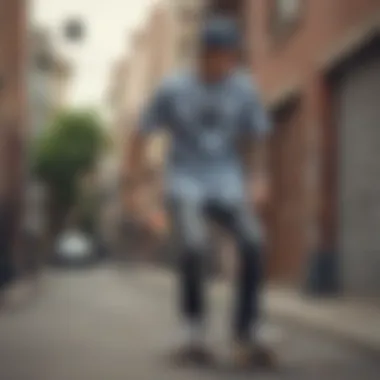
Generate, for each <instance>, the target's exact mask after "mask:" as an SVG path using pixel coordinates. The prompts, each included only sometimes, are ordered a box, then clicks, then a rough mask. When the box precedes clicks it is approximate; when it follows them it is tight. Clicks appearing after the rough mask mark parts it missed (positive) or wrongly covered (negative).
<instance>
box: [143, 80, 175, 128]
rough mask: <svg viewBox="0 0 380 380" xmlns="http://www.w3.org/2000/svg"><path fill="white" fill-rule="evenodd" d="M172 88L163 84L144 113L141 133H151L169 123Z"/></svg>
mask: <svg viewBox="0 0 380 380" xmlns="http://www.w3.org/2000/svg"><path fill="white" fill-rule="evenodd" d="M169 98H170V87H169V86H168V84H167V83H162V84H161V85H160V86H159V87H158V88H157V89H156V91H155V92H154V94H153V96H152V97H151V99H150V100H149V101H148V103H147V105H146V106H145V108H144V109H143V111H142V114H141V117H140V121H139V131H140V132H142V133H151V132H154V131H156V130H157V129H159V128H160V127H162V126H164V125H165V124H167V123H168V114H169V103H170V101H169Z"/></svg>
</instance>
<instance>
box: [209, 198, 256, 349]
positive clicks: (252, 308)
mask: <svg viewBox="0 0 380 380" xmlns="http://www.w3.org/2000/svg"><path fill="white" fill-rule="evenodd" d="M206 212H207V214H208V215H209V216H210V217H211V218H212V219H214V220H215V221H216V222H217V223H218V224H220V225H221V226H223V227H225V228H226V229H227V230H228V231H230V232H231V233H232V235H233V237H234V238H235V240H236V243H237V248H238V254H239V261H240V262H239V264H240V265H239V266H238V274H237V282H238V283H237V294H236V306H235V315H234V321H233V334H234V339H235V340H238V341H242V342H248V341H251V339H252V338H254V336H253V337H252V336H251V335H252V333H254V332H255V328H256V324H257V321H258V318H259V313H260V310H259V309H260V306H259V304H260V299H259V295H260V288H261V284H262V277H263V268H262V243H261V242H262V238H261V234H260V229H259V224H258V222H257V221H256V220H255V219H254V218H253V217H252V216H251V215H250V214H249V213H248V212H247V211H246V209H245V207H244V206H243V205H240V204H236V203H231V204H222V203H219V202H215V203H214V202H212V203H209V204H208V205H207V208H206Z"/></svg>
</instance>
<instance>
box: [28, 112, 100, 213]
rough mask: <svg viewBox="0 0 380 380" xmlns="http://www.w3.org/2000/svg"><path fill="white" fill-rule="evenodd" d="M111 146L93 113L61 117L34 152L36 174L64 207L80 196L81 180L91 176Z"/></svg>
mask: <svg viewBox="0 0 380 380" xmlns="http://www.w3.org/2000/svg"><path fill="white" fill-rule="evenodd" d="M106 146H107V137H106V134H105V132H104V130H103V128H102V124H101V121H100V119H99V118H98V117H97V116H96V114H95V113H93V112H90V111H68V112H63V113H61V114H59V115H58V116H57V117H56V118H55V120H54V121H53V123H52V125H50V126H49V127H48V128H47V129H46V130H45V132H44V133H43V135H42V136H41V137H40V139H39V140H38V141H37V144H36V149H35V152H34V160H33V163H34V172H35V174H36V175H37V176H38V177H39V178H41V179H42V180H43V181H44V182H45V183H46V184H47V185H48V186H49V188H50V191H51V193H52V195H53V197H54V198H55V199H56V201H57V202H58V203H59V204H60V205H62V207H69V206H71V205H72V204H73V203H74V202H75V197H76V196H77V195H78V188H79V183H80V179H81V178H82V177H83V176H84V175H85V174H87V173H88V172H90V171H91V170H92V169H93V168H94V167H95V165H96V162H97V160H98V159H99V157H100V156H101V154H102V152H103V151H104V149H105V148H106Z"/></svg>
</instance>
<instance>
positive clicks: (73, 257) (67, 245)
mask: <svg viewBox="0 0 380 380" xmlns="http://www.w3.org/2000/svg"><path fill="white" fill-rule="evenodd" d="M56 254H57V256H58V257H57V258H58V260H59V262H64V263H72V264H76V263H78V264H79V263H87V262H90V261H91V260H92V259H93V258H94V257H95V244H94V242H93V240H92V239H91V238H90V237H89V236H87V235H86V234H84V233H82V232H80V231H78V230H68V231H65V232H63V233H62V235H61V236H60V237H59V238H58V241H57V245H56Z"/></svg>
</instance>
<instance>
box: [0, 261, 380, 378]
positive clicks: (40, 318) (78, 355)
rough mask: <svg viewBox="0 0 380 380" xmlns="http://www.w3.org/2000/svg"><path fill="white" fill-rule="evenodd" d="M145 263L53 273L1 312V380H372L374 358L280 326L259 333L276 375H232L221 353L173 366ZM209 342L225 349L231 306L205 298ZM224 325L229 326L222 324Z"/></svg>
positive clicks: (167, 314) (165, 295) (167, 295)
mask: <svg viewBox="0 0 380 380" xmlns="http://www.w3.org/2000/svg"><path fill="white" fill-rule="evenodd" d="M171 281H172V280H164V281H163V280H162V278H160V276H156V275H155V272H154V271H152V270H148V269H144V270H142V269H136V270H129V271H126V270H120V269H119V270H117V269H115V268H112V267H101V268H96V269H91V270H87V271H71V272H65V271H57V272H50V273H48V274H46V275H45V276H44V278H43V283H42V288H41V290H40V293H39V296H38V297H37V299H36V300H35V301H34V302H31V303H29V304H28V305H26V306H25V307H24V308H22V309H14V310H8V311H7V310H6V311H3V312H2V314H1V315H0V378H1V379H4V380H119V379H123V380H125V379H131V380H171V379H173V380H174V379H176V380H185V379H195V378H196V379H199V380H202V379H209V380H211V379H231V380H232V379H233V380H235V379H236V380H239V379H252V378H256V379H263V380H264V379H279V380H280V379H292V380H293V379H294V380H297V379H300V380H301V379H305V380H313V379H318V380H319V379H322V378H323V379H332V380H350V379H352V380H357V379H361V380H372V379H373V380H375V379H378V378H379V373H380V364H376V363H375V361H374V359H373V358H372V359H371V358H369V357H366V355H365V353H363V352H361V351H360V350H359V349H356V348H354V347H347V346H344V345H343V344H342V343H340V342H336V341H334V340H332V339H329V338H327V337H326V336H321V335H320V334H315V333H313V332H311V331H305V330H301V329H295V327H294V326H293V327H290V326H287V325H281V324H275V323H273V322H272V324H270V323H269V324H268V325H266V326H265V329H264V330H263V335H264V338H266V339H268V341H270V342H271V343H272V344H273V345H274V346H275V347H276V349H277V350H278V353H279V355H280V359H281V367H280V369H279V370H278V371H277V373H259V372H251V373H236V372H234V371H233V370H232V369H229V368H228V360H222V362H223V363H225V364H223V365H222V364H221V365H220V366H218V367H217V368H213V369H207V370H202V369H195V368H193V369H190V368H187V369H185V368H174V367H173V366H171V365H170V364H168V362H167V361H166V359H165V353H167V351H168V350H169V349H170V348H171V347H173V345H175V343H176V339H177V334H176V331H177V330H176V326H177V321H176V318H175V314H174V313H173V308H174V305H173V301H174V296H175V294H174V292H173V289H174V286H171V285H174V284H170V282H171ZM211 298H212V300H213V302H212V304H213V305H212V322H213V323H212V328H211V334H210V340H211V342H212V344H213V345H214V347H215V348H216V350H217V352H218V354H219V356H220V358H221V359H223V358H227V356H228V355H227V354H228V345H227V343H228V330H227V331H226V329H225V326H226V324H227V323H228V321H227V318H228V314H229V309H228V303H227V302H226V301H227V300H226V299H225V298H226V297H225V296H220V294H216V293H215V294H214V295H213V296H212V297H211ZM227 326H228V325H227Z"/></svg>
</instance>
